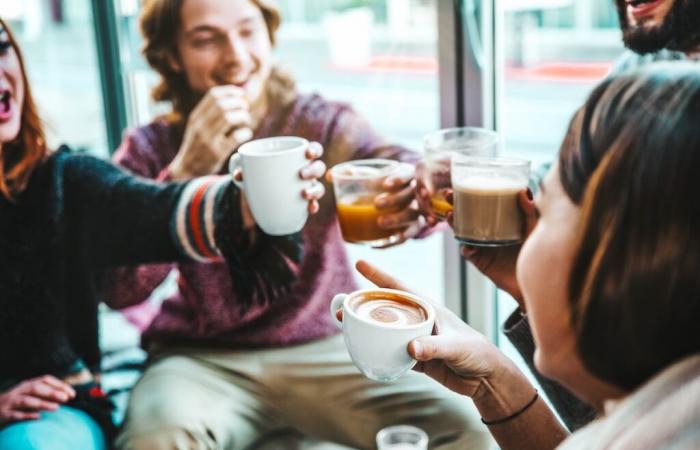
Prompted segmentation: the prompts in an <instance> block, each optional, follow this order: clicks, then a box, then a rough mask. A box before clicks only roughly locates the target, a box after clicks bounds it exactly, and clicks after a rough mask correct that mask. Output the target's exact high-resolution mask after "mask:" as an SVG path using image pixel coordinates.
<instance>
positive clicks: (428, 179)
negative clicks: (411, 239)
mask: <svg viewBox="0 0 700 450" xmlns="http://www.w3.org/2000/svg"><path fill="white" fill-rule="evenodd" d="M423 143H424V147H425V156H424V157H423V160H422V161H421V162H420V163H419V164H418V175H417V178H418V183H419V185H422V186H424V187H425V188H426V189H427V190H428V192H429V193H430V202H429V204H428V205H423V207H424V209H428V211H429V213H430V215H431V216H433V217H434V218H436V219H438V220H442V219H444V218H445V216H446V215H447V213H448V212H449V211H452V205H450V204H449V203H448V202H447V201H446V200H445V191H446V190H448V189H451V188H452V177H451V166H450V163H451V159H452V155H453V154H461V155H472V156H485V157H491V156H495V155H496V150H497V147H498V134H497V133H496V132H495V131H491V130H487V129H485V128H476V127H460V128H447V129H444V130H437V131H434V132H432V133H428V134H427V135H425V137H424V138H423Z"/></svg>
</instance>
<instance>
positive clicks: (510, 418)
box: [481, 389, 540, 426]
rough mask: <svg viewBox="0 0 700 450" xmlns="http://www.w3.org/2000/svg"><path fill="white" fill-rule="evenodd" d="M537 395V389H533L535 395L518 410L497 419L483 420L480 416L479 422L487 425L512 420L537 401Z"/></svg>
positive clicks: (538, 395)
mask: <svg viewBox="0 0 700 450" xmlns="http://www.w3.org/2000/svg"><path fill="white" fill-rule="evenodd" d="M539 397H540V393H539V392H537V389H535V396H534V397H532V400H530V401H529V402H527V404H526V405H525V406H523V407H522V408H520V409H519V410H517V411H515V412H514V413H513V414H511V415H510V416H507V417H504V418H502V419H497V420H484V418H483V417H482V418H481V423H483V424H484V425H489V426H490V425H498V424H501V423H504V422H508V421H509V420H513V419H515V418H516V417H518V416H519V415H520V414H522V413H524V412H525V411H527V409H528V408H529V407H530V406H532V405H534V404H535V402H536V401H537V399H538V398H539Z"/></svg>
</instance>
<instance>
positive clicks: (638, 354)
mask: <svg viewBox="0 0 700 450" xmlns="http://www.w3.org/2000/svg"><path fill="white" fill-rule="evenodd" d="M698 124H700V72H698V69H697V65H693V64H681V63H679V64H674V65H660V66H658V67H656V68H653V69H650V70H645V71H640V72H636V73H628V74H623V75H619V76H615V77H612V78H610V79H608V80H606V81H605V82H604V83H602V84H601V85H600V86H599V87H598V88H596V89H595V90H594V92H593V93H592V94H591V96H590V97H589V99H588V101H587V102H586V104H585V105H584V106H583V108H582V109H581V110H580V111H579V112H578V113H577V114H576V116H575V117H574V119H573V120H572V123H571V126H570V129H569V133H568V136H567V138H566V139H565V141H564V143H563V145H562V148H561V152H560V156H559V170H560V180H561V183H562V185H563V187H564V190H565V192H566V193H567V195H568V197H569V198H570V199H571V200H572V201H573V202H574V203H576V204H578V205H580V206H581V210H582V220H581V229H580V234H579V236H580V242H579V248H578V252H577V255H576V257H575V260H574V265H573V269H572V272H571V278H570V284H569V296H570V297H569V298H570V299H571V302H572V311H573V313H572V322H573V327H574V329H575V331H576V334H577V345H578V351H579V353H580V356H581V358H582V359H583V361H584V364H585V365H586V367H587V368H588V369H589V370H590V371H591V372H592V373H594V374H595V375H597V376H599V377H600V378H602V379H604V380H606V381H608V382H610V383H613V384H615V385H617V386H620V387H622V388H625V389H629V390H631V389H634V388H636V387H638V386H639V385H640V384H642V383H643V382H645V381H646V380H648V379H649V378H651V377H652V376H653V375H654V374H656V373H658V372H659V371H661V370H662V369H663V368H664V367H666V366H668V365H670V364H672V363H674V362H675V361H678V360H680V359H682V358H684V357H686V356H689V355H691V354H694V353H697V352H698V351H700V333H698V332H697V324H698V323H699V322H700V172H699V171H700V128H698Z"/></svg>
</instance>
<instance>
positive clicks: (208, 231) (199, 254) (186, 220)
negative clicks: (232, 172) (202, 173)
mask: <svg viewBox="0 0 700 450" xmlns="http://www.w3.org/2000/svg"><path fill="white" fill-rule="evenodd" d="M230 183H231V181H230V178H229V177H226V176H208V177H202V178H196V179H194V180H192V181H190V182H189V183H188V184H187V186H186V187H185V189H184V190H183V191H182V194H181V195H180V199H179V200H178V202H177V205H176V208H175V214H174V216H173V219H172V222H171V232H172V235H173V238H174V241H175V244H176V245H177V246H178V248H179V249H180V251H181V253H182V254H183V255H186V256H187V257H189V258H190V259H193V260H195V261H198V262H205V263H206V262H219V261H222V260H223V258H222V255H221V252H220V251H219V249H218V248H217V245H216V238H215V236H216V235H215V233H216V220H215V216H216V205H218V204H220V203H221V201H222V199H221V197H222V195H224V193H225V192H226V189H227V188H228V186H229V184H230Z"/></svg>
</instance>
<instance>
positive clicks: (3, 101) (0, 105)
mask: <svg viewBox="0 0 700 450" xmlns="http://www.w3.org/2000/svg"><path fill="white" fill-rule="evenodd" d="M11 98H12V96H11V95H10V91H2V94H0V113H2V114H6V113H8V112H9V111H10V100H11Z"/></svg>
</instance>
